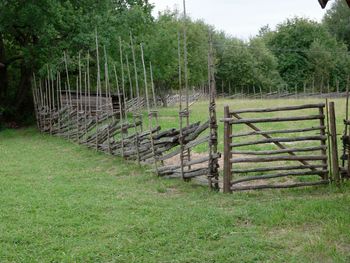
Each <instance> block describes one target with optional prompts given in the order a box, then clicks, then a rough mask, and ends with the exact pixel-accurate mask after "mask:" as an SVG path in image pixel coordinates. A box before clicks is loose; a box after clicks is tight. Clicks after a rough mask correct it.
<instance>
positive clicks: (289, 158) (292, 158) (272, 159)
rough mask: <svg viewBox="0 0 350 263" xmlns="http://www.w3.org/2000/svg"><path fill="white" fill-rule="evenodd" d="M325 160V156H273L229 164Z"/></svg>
mask: <svg viewBox="0 0 350 263" xmlns="http://www.w3.org/2000/svg"><path fill="white" fill-rule="evenodd" d="M321 160H327V156H323V155H319V156H313V155H312V156H275V157H256V158H236V159H235V158H233V159H231V160H230V162H231V163H258V162H264V163H265V162H278V161H321Z"/></svg>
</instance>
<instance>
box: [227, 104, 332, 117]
mask: <svg viewBox="0 0 350 263" xmlns="http://www.w3.org/2000/svg"><path fill="white" fill-rule="evenodd" d="M324 106H325V104H324V103H319V104H305V105H300V106H287V107H276V108H265V109H244V110H237V111H236V110H235V111H231V112H230V115H232V114H233V113H235V114H241V113H263V112H275V111H294V110H303V109H314V108H323V107H324Z"/></svg>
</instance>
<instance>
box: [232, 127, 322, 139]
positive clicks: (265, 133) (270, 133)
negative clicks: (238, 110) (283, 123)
mask: <svg viewBox="0 0 350 263" xmlns="http://www.w3.org/2000/svg"><path fill="white" fill-rule="evenodd" d="M325 128H326V127H325V126H319V127H311V128H305V129H290V130H271V131H252V132H244V133H237V134H234V135H231V138H237V137H245V136H251V135H263V134H264V135H268V134H269V135H272V134H286V133H301V132H309V131H319V130H321V129H325Z"/></svg>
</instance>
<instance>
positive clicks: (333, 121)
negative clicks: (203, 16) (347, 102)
mask: <svg viewBox="0 0 350 263" xmlns="http://www.w3.org/2000/svg"><path fill="white" fill-rule="evenodd" d="M329 117H330V130H331V139H332V144H331V147H332V177H333V180H334V181H335V183H336V184H339V183H340V175H339V162H338V145H337V128H336V118H335V109H334V102H333V101H332V102H330V103H329Z"/></svg>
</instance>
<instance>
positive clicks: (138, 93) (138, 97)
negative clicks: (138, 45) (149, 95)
mask: <svg viewBox="0 0 350 263" xmlns="http://www.w3.org/2000/svg"><path fill="white" fill-rule="evenodd" d="M130 44H131V51H132V60H133V63H134V74H135V87H136V96H137V104H138V105H140V103H141V102H140V90H139V81H138V75H137V66H136V56H135V48H134V41H133V37H132V34H131V32H130Z"/></svg>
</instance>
